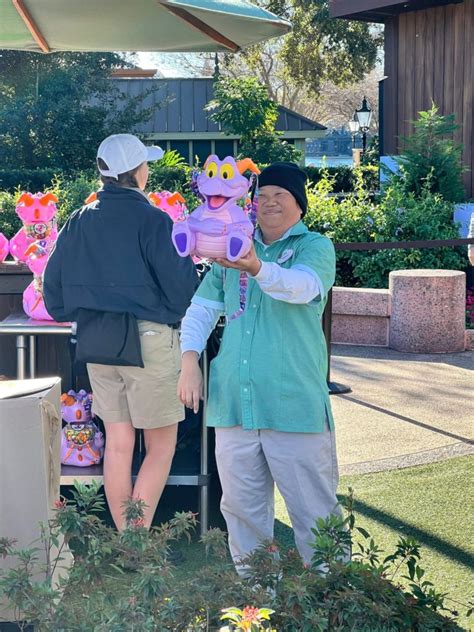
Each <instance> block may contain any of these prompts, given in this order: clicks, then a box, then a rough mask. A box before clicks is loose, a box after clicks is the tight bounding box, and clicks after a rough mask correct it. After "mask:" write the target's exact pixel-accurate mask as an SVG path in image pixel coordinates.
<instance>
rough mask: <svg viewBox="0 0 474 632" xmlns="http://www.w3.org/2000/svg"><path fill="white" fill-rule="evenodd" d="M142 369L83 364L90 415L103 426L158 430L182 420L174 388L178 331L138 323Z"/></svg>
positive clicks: (178, 361)
mask: <svg viewBox="0 0 474 632" xmlns="http://www.w3.org/2000/svg"><path fill="white" fill-rule="evenodd" d="M138 330H139V332H140V341H141V346H142V356H143V364H144V365H145V367H144V368H143V369H142V368H141V367H135V366H108V365H105V364H90V363H88V364H87V371H88V373H89V380H90V383H91V386H92V392H93V403H92V412H93V413H94V414H96V415H98V416H99V417H100V418H101V419H102V420H103V421H105V422H107V423H114V422H127V421H128V422H131V423H132V424H133V426H134V427H135V428H147V429H151V428H161V427H162V426H170V425H172V424H175V423H177V422H179V421H182V420H183V419H184V407H183V405H182V404H181V402H180V401H179V399H178V396H177V394H176V388H177V383H178V377H179V372H180V370H181V349H180V346H179V337H178V330H177V329H172V328H171V327H168V325H161V324H159V323H153V322H151V321H148V320H139V321H138Z"/></svg>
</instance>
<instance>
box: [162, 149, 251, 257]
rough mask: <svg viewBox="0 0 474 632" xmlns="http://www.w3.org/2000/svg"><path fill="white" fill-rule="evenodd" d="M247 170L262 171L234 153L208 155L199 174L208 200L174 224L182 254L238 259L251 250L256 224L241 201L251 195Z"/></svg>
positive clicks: (199, 186)
mask: <svg viewBox="0 0 474 632" xmlns="http://www.w3.org/2000/svg"><path fill="white" fill-rule="evenodd" d="M247 170H250V171H252V172H253V173H257V174H258V173H260V171H259V169H258V167H257V166H256V165H255V164H254V163H253V162H252V161H251V160H250V159H249V158H245V159H244V160H239V161H238V162H236V161H235V160H234V158H232V157H231V156H227V158H224V160H222V161H221V160H219V158H218V157H217V156H215V155H211V156H209V157H208V159H207V160H206V162H205V163H204V170H203V172H202V173H201V174H199V176H198V177H197V189H198V192H199V194H200V196H201V197H202V198H203V200H204V202H203V203H202V204H201V205H200V206H198V207H197V208H196V209H195V210H194V211H193V212H192V213H191V214H190V215H188V216H186V217H184V218H183V219H182V220H181V221H177V222H176V223H175V224H174V226H173V232H172V240H173V244H174V247H175V248H176V251H177V252H178V254H179V255H180V256H181V257H187V256H188V255H195V256H198V257H203V258H207V259H216V258H221V257H222V258H226V259H228V260H229V261H237V259H240V257H243V256H244V255H246V254H247V253H248V252H249V250H250V247H251V244H252V242H251V237H252V234H253V231H254V226H253V224H252V222H251V221H250V219H249V218H248V217H247V215H246V213H245V212H244V210H243V208H242V207H241V206H239V205H238V204H237V201H238V200H240V199H242V198H245V197H246V196H247V194H248V190H249V180H248V179H247V178H246V177H245V176H244V175H243V173H244V172H245V171H247Z"/></svg>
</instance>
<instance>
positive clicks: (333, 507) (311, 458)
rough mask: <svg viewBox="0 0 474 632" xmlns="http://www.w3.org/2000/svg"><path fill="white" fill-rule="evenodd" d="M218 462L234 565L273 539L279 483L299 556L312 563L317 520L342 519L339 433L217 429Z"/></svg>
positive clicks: (235, 427) (223, 511) (222, 505)
mask: <svg viewBox="0 0 474 632" xmlns="http://www.w3.org/2000/svg"><path fill="white" fill-rule="evenodd" d="M216 459H217V467H218V470H219V477H220V480H221V484H222V491H223V495H222V501H221V510H222V513H223V515H224V518H225V520H226V523H227V530H228V533H229V548H230V552H231V554H232V558H233V560H234V562H236V563H238V562H239V561H240V560H241V559H242V558H244V557H246V556H247V555H249V553H251V552H252V551H253V550H254V549H255V548H256V547H258V546H259V545H260V544H261V543H262V541H264V540H272V539H273V525H274V517H275V512H274V483H276V485H277V487H278V489H279V490H280V493H281V495H282V496H283V499H284V501H285V504H286V507H287V509H288V514H289V516H290V519H291V524H292V525H293V530H294V533H295V541H296V546H297V548H298V551H299V553H300V555H301V557H302V558H303V561H304V562H305V563H309V562H310V561H311V557H312V553H313V549H312V548H311V546H310V542H312V541H313V540H314V535H313V533H312V532H311V529H312V528H314V526H315V520H316V519H317V518H321V517H322V518H325V517H327V516H328V515H329V514H331V513H335V514H338V515H340V514H341V511H340V508H339V507H338V506H337V498H336V489H337V484H338V478H339V477H338V470H337V457H336V442H335V435H334V432H333V431H330V430H326V431H325V432H321V433H300V432H277V431H274V430H242V428H241V427H240V426H233V427H232V428H216ZM237 570H239V566H237ZM241 574H245V571H244V569H242V573H241Z"/></svg>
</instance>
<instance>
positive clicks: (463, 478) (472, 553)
mask: <svg viewBox="0 0 474 632" xmlns="http://www.w3.org/2000/svg"><path fill="white" fill-rule="evenodd" d="M473 463H474V460H473V459H472V458H471V457H461V458H456V459H450V460H448V461H443V462H441V463H433V464H431V465H424V466H420V467H413V468H407V469H403V470H394V471H390V472H380V473H376V474H365V475H358V476H344V477H342V478H341V481H340V485H339V493H340V494H341V495H344V494H346V493H347V489H348V487H352V488H353V490H354V496H355V500H356V504H355V510H356V524H357V525H358V526H361V527H364V529H366V530H368V531H369V533H370V534H371V535H372V536H373V537H374V539H375V541H376V543H377V544H378V545H379V546H380V547H381V548H383V549H384V550H385V551H387V554H388V553H391V552H392V550H393V548H394V545H395V544H396V542H397V539H398V537H399V536H403V535H410V536H413V537H415V538H416V540H417V541H418V542H419V543H420V544H421V545H422V549H421V553H422V558H421V567H422V568H424V569H425V570H426V576H427V579H429V580H430V581H432V582H433V583H434V585H435V588H436V589H437V590H439V591H441V592H446V593H449V596H450V597H451V598H452V599H455V600H458V601H461V602H463V603H467V602H468V601H469V599H472V598H473V596H474V572H473V569H474V529H473V524H474V495H473V478H474V477H473V471H474V469H473ZM276 515H277V519H278V521H279V522H278V524H277V536H278V538H279V539H280V540H282V541H286V542H291V538H292V533H291V532H290V530H289V529H288V525H290V521H289V518H288V514H287V513H286V509H285V505H284V503H283V500H282V498H281V496H280V495H278V496H277V511H276ZM449 605H450V606H453V608H455V604H453V603H452V602H450V603H449ZM459 609H460V612H464V611H465V608H463V607H461V606H459ZM460 623H461V625H462V626H464V628H465V629H467V630H470V629H474V619H473V618H472V617H471V619H469V621H468V620H467V619H466V618H465V617H463V618H462V619H461V621H460Z"/></svg>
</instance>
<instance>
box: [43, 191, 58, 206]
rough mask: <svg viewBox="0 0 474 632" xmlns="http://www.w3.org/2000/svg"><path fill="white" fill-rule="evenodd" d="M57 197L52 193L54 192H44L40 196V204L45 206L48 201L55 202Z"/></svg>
mask: <svg viewBox="0 0 474 632" xmlns="http://www.w3.org/2000/svg"><path fill="white" fill-rule="evenodd" d="M57 201H58V198H57V197H56V196H55V195H54V193H51V192H50V193H46V194H45V195H43V197H42V198H40V201H39V202H40V204H42V205H43V206H47V205H48V204H49V203H50V202H54V203H55V204H56V203H57Z"/></svg>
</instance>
